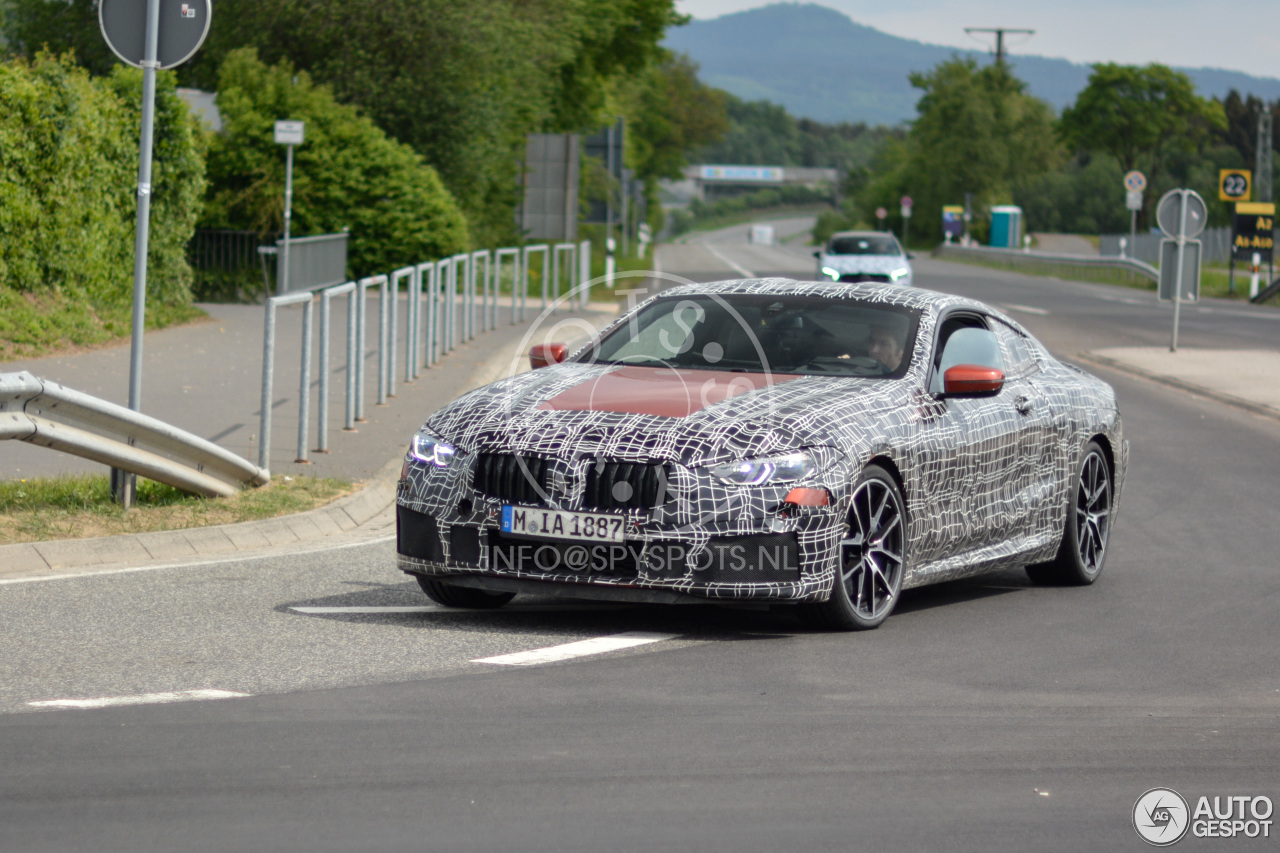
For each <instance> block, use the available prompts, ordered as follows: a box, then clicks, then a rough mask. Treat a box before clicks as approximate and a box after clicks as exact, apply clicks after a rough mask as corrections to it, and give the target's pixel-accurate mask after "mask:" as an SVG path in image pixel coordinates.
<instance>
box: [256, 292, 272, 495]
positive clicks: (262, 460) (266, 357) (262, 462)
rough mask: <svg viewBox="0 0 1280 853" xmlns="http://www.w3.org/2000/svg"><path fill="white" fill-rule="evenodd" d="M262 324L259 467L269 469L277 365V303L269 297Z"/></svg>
mask: <svg viewBox="0 0 1280 853" xmlns="http://www.w3.org/2000/svg"><path fill="white" fill-rule="evenodd" d="M263 309H264V310H263V325H262V411H260V412H259V413H258V415H259V418H258V467H259V468H261V469H263V470H264V471H265V470H269V468H270V464H269V463H270V461H271V382H272V378H273V375H274V372H275V365H276V303H275V300H273V299H272V298H271V297H269V296H268V297H267V302H266V305H264V306H263Z"/></svg>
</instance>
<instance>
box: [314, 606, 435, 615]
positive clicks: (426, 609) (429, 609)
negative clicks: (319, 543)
mask: <svg viewBox="0 0 1280 853" xmlns="http://www.w3.org/2000/svg"><path fill="white" fill-rule="evenodd" d="M289 609H290V610H296V611H298V612H299V613H436V612H438V611H441V610H448V609H449V608H447V607H441V606H440V605H438V604H416V605H409V606H404V607H390V606H388V607H290V608H289Z"/></svg>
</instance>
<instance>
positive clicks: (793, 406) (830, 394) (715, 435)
mask: <svg viewBox="0 0 1280 853" xmlns="http://www.w3.org/2000/svg"><path fill="white" fill-rule="evenodd" d="M906 393H907V392H906V390H905V385H904V383H903V382H902V381H900V380H886V379H878V378H865V379H864V378H857V377H826V376H795V375H790V374H788V375H781V374H773V375H772V376H766V375H763V374H747V373H731V372H727V371H707V370H676V369H671V368H648V367H634V366H617V365H612V366H602V365H591V364H576V363H574V364H562V365H555V366H552V367H547V368H543V369H540V370H536V371H532V372H530V373H525V374H521V375H519V376H514V377H511V378H509V379H505V380H502V381H500V382H495V383H493V384H492V385H487V386H485V387H483V388H479V389H477V390H475V391H472V392H471V393H469V394H467V395H465V396H463V397H461V398H459V399H458V400H456V401H454V402H453V403H450V404H449V405H448V406H446V407H444V408H443V409H441V410H440V411H439V412H436V413H435V414H434V415H432V416H431V418H430V420H428V422H427V424H426V427H427V428H428V429H430V430H431V431H432V432H434V433H436V434H437V435H439V436H440V437H442V438H444V439H445V440H447V441H449V442H451V443H454V444H456V445H457V446H458V448H459V449H460V450H461V451H462V452H464V453H471V452H483V451H493V450H505V451H511V452H516V453H527V454H533V455H554V456H564V455H574V456H588V457H606V458H613V459H623V460H636V461H643V460H666V461H672V462H681V463H683V464H686V465H701V464H706V463H708V462H716V461H721V460H724V459H729V458H749V457H759V456H767V455H770V454H776V453H784V452H787V451H791V450H795V449H796V448H799V447H809V446H817V445H831V444H839V445H847V443H848V440H849V431H850V430H851V429H854V430H858V429H861V430H862V431H863V432H865V434H866V435H867V437H868V439H869V440H870V439H871V438H872V437H873V436H874V435H876V434H877V433H879V432H880V431H881V427H882V423H881V422H882V420H883V418H884V416H885V415H886V414H887V413H890V412H894V411H898V412H901V411H902V410H903V409H904V408H905V407H904V405H903V403H904V401H903V397H904V396H905V394H906ZM842 434H843V436H844V438H843V439H842V438H841V435H842Z"/></svg>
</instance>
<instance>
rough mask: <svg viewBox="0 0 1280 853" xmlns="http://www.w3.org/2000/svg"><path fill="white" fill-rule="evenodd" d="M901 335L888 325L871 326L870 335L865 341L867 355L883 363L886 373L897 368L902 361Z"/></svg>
mask: <svg viewBox="0 0 1280 853" xmlns="http://www.w3.org/2000/svg"><path fill="white" fill-rule="evenodd" d="M902 348H903V340H902V336H901V335H899V334H898V332H897V331H896V330H895V329H892V328H890V327H889V326H872V327H871V336H870V338H869V340H868V342H867V355H869V356H871V357H872V358H874V359H875V360H876V361H878V362H880V363H881V364H883V365H884V369H885V371H886V372H888V373H892V372H893V371H895V370H897V369H898V365H899V364H901V363H902Z"/></svg>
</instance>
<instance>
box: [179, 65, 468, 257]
mask: <svg viewBox="0 0 1280 853" xmlns="http://www.w3.org/2000/svg"><path fill="white" fill-rule="evenodd" d="M218 110H219V112H220V113H221V114H222V121H223V131H222V133H220V134H218V135H217V136H215V137H214V138H213V139H212V141H211V143H210V148H209V160H208V164H209V181H210V191H209V196H208V198H207V199H206V207H205V213H204V217H203V219H202V221H201V226H202V227H206V228H232V229H240V230H250V231H257V232H259V233H264V234H265V233H271V232H276V231H279V230H281V228H282V227H283V220H284V170H285V150H284V146H282V145H277V144H276V143H275V142H274V141H273V134H272V128H273V126H274V124H275V122H276V120H277V119H293V120H298V121H304V122H306V141H305V142H304V143H303V144H302V145H300V146H298V147H297V148H296V149H295V152H294V161H293V227H292V232H293V234H294V236H305V235H309V234H325V233H333V232H336V231H341V230H342V229H343V228H349V229H350V231H351V238H350V243H349V246H348V255H347V263H348V266H349V267H350V269H349V272H350V273H351V274H353V275H358V276H363V275H371V274H373V273H379V272H389V271H390V270H391V269H393V268H394V267H399V266H403V265H405V264H409V263H414V262H418V261H424V260H433V259H436V258H440V257H445V256H448V255H451V254H453V253H455V252H459V251H463V250H465V249H466V248H467V247H468V245H469V242H468V237H467V223H466V220H465V219H464V218H463V215H462V213H461V212H460V211H459V209H458V206H457V204H456V203H455V202H454V199H453V197H452V196H451V195H450V194H449V192H448V191H447V190H446V189H445V188H444V186H443V184H441V182H440V178H439V176H438V175H437V174H436V171H435V170H434V169H432V168H431V167H430V166H428V165H427V164H426V163H424V162H423V160H422V158H421V157H420V156H419V155H417V154H415V153H414V152H413V150H412V149H410V148H409V147H408V146H405V145H402V144H400V143H398V142H395V141H394V140H391V139H389V138H388V137H387V136H386V134H384V133H383V132H382V131H381V130H379V129H378V128H377V127H376V126H375V125H374V124H373V122H372V121H370V120H369V119H368V118H366V117H364V116H363V115H361V114H360V113H359V112H358V111H357V110H356V108H354V107H350V106H346V105H343V104H339V103H337V102H336V101H335V100H334V99H333V95H332V93H331V92H330V90H329V89H328V88H327V87H325V86H318V85H314V84H313V83H312V82H311V79H310V78H309V77H308V76H307V75H306V74H305V73H298V74H296V75H295V74H294V72H293V70H292V69H291V68H290V67H289V66H288V65H286V64H279V65H274V66H267V65H265V64H264V63H263V62H262V61H261V60H259V59H258V56H257V52H256V51H255V50H253V49H251V48H245V49H241V50H235V51H232V52H231V53H229V54H228V55H227V58H226V60H225V61H224V62H223V64H222V68H221V70H220V73H219V82H218Z"/></svg>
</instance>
